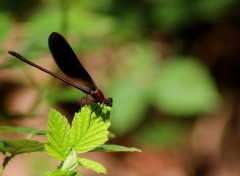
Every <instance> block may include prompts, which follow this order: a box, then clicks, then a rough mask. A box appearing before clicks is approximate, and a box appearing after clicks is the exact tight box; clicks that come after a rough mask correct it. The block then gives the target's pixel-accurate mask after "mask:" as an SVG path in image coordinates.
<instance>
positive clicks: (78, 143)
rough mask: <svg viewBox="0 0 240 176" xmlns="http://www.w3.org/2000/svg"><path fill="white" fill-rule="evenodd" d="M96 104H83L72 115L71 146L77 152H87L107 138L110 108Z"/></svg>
mask: <svg viewBox="0 0 240 176" xmlns="http://www.w3.org/2000/svg"><path fill="white" fill-rule="evenodd" d="M98 106H99V105H97V107H96V106H92V107H90V106H85V107H83V108H82V109H81V112H80V113H76V114H75V116H74V119H73V122H72V136H73V139H74V143H73V148H74V149H75V150H76V151H77V152H79V153H84V152H88V151H90V150H92V149H94V148H95V147H97V146H99V145H101V144H104V143H105V142H106V141H107V140H108V134H109V131H108V128H109V126H110V122H109V120H108V119H109V113H110V110H111V108H110V107H107V106H101V107H98ZM93 110H94V111H93ZM99 111H100V113H99Z"/></svg>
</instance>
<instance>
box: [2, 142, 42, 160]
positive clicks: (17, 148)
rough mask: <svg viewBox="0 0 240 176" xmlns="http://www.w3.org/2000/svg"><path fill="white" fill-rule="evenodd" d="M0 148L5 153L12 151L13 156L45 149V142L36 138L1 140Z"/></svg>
mask: <svg viewBox="0 0 240 176" xmlns="http://www.w3.org/2000/svg"><path fill="white" fill-rule="evenodd" d="M0 150H1V152H2V153H3V154H6V153H10V154H11V155H12V156H15V155H18V154H23V153H30V152H40V151H43V150H44V144H43V143H41V142H38V141H35V140H28V139H22V140H0Z"/></svg>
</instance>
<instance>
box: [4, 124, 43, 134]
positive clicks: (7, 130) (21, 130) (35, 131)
mask: <svg viewBox="0 0 240 176" xmlns="http://www.w3.org/2000/svg"><path fill="white" fill-rule="evenodd" d="M0 132H1V133H25V134H29V135H45V134H47V130H38V129H34V128H16V127H10V126H0Z"/></svg>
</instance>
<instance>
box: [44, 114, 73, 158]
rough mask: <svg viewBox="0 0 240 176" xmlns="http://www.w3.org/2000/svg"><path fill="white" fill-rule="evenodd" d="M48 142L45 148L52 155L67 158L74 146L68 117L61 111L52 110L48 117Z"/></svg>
mask: <svg viewBox="0 0 240 176" xmlns="http://www.w3.org/2000/svg"><path fill="white" fill-rule="evenodd" d="M48 128H49V132H48V134H47V138H48V142H47V143H46V145H45V149H46V150H47V152H48V154H49V155H51V156H52V157H54V158H56V159H59V160H65V159H66V157H67V156H68V155H69V153H70V151H71V147H72V136H71V133H70V126H69V123H68V121H67V119H66V118H65V117H64V116H62V115H61V114H60V113H59V112H57V111H55V110H51V111H50V113H49V119H48Z"/></svg>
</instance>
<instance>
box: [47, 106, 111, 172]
mask: <svg viewBox="0 0 240 176" xmlns="http://www.w3.org/2000/svg"><path fill="white" fill-rule="evenodd" d="M94 109H95V110H94ZM98 109H100V111H101V112H100V113H99V110H98ZM93 110H94V111H93ZM109 113H110V107H105V106H103V107H99V105H97V106H93V107H87V106H85V107H83V108H82V109H81V112H79V113H76V114H75V116H74V118H73V121H72V127H71V128H70V125H69V124H68V122H67V119H66V118H65V117H63V116H62V115H61V114H60V113H59V112H57V111H55V110H51V111H50V114H49V122H48V125H49V132H48V134H47V137H48V142H47V143H46V145H45V148H46V151H47V152H48V154H50V155H51V156H52V157H54V158H56V159H58V160H62V161H64V162H63V163H62V165H61V167H60V169H61V170H63V171H76V167H77V166H78V164H79V163H81V165H82V166H85V167H86V166H88V168H90V169H92V170H96V171H97V172H101V170H97V168H101V167H100V164H99V165H98V164H97V163H95V162H90V161H89V162H88V160H87V159H86V160H84V159H83V158H81V159H78V158H77V155H76V152H77V153H85V152H88V151H90V150H93V149H94V148H96V147H97V146H99V145H101V144H104V143H105V142H106V141H107V140H108V134H109V131H108V128H109V126H110V122H109ZM106 115H107V116H106ZM84 161H85V162H84ZM97 166H98V167H97Z"/></svg>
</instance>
